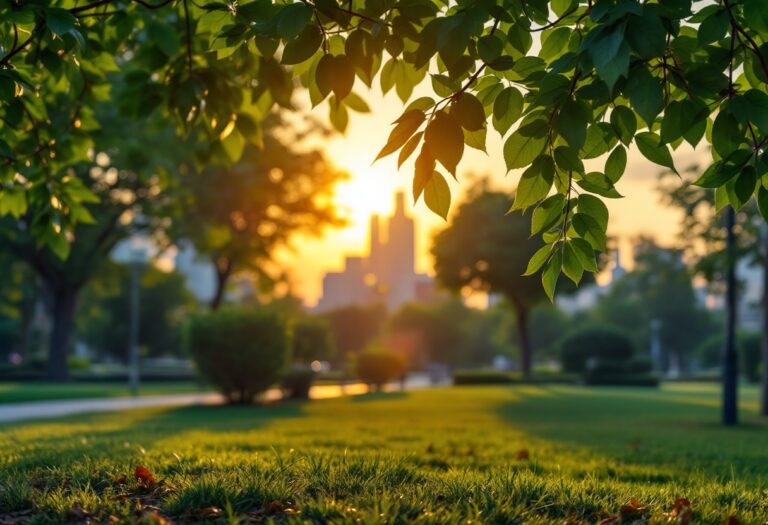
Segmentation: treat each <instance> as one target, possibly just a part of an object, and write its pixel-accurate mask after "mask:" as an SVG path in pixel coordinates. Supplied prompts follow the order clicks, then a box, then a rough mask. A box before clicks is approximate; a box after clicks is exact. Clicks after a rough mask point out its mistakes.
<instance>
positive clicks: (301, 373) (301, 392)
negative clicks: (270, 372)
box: [282, 367, 316, 399]
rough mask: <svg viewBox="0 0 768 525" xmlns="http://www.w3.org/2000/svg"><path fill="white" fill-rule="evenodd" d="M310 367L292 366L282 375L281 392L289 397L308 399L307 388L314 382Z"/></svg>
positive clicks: (313, 374)
mask: <svg viewBox="0 0 768 525" xmlns="http://www.w3.org/2000/svg"><path fill="white" fill-rule="evenodd" d="M315 375H316V374H315V372H313V371H312V369H311V368H304V367H293V368H291V369H290V370H288V371H287V372H286V373H285V374H284V375H283V381H282V386H283V394H284V395H285V397H287V398H290V399H309V389H310V388H312V383H314V382H315Z"/></svg>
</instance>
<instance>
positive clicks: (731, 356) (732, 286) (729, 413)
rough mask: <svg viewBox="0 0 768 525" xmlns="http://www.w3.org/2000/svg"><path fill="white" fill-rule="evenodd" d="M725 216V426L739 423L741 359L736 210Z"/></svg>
mask: <svg viewBox="0 0 768 525" xmlns="http://www.w3.org/2000/svg"><path fill="white" fill-rule="evenodd" d="M725 213H726V215H725V230H726V255H725V265H726V279H725V285H726V289H725V316H726V321H725V345H724V346H723V358H722V359H723V414H722V420H723V425H725V426H732V425H735V424H736V423H737V422H738V398H737V396H738V390H737V389H738V362H737V356H736V269H735V264H736V254H735V251H736V240H735V238H734V232H733V227H734V223H735V222H736V213H735V212H734V210H733V207H732V206H728V209H727V210H726V212H725Z"/></svg>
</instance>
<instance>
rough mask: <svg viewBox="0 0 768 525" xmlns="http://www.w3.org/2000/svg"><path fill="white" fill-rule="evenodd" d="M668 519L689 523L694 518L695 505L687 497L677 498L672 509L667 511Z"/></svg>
mask: <svg viewBox="0 0 768 525" xmlns="http://www.w3.org/2000/svg"><path fill="white" fill-rule="evenodd" d="M666 516H667V521H676V522H678V523H682V524H687V523H690V522H691V521H692V520H693V507H692V506H691V502H690V501H689V500H688V499H687V498H677V499H676V500H675V503H674V504H673V505H672V510H671V511H669V512H667V513H666Z"/></svg>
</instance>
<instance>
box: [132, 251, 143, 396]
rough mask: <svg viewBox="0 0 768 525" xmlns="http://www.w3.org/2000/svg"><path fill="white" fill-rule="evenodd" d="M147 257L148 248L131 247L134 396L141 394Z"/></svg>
mask: <svg viewBox="0 0 768 525" xmlns="http://www.w3.org/2000/svg"><path fill="white" fill-rule="evenodd" d="M146 259H147V250H146V249H145V248H143V247H141V246H133V247H132V248H131V260H130V266H131V290H130V327H129V332H128V384H129V388H130V391H131V395H132V396H138V395H139V384H140V375H139V289H140V282H139V281H140V278H141V270H142V268H143V267H144V263H145V261H146Z"/></svg>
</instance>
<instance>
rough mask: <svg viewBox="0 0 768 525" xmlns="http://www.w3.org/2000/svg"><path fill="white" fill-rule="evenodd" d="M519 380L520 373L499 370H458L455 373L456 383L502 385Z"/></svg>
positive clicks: (454, 379)
mask: <svg viewBox="0 0 768 525" xmlns="http://www.w3.org/2000/svg"><path fill="white" fill-rule="evenodd" d="M515 381H517V382H519V381H520V378H519V374H518V376H517V377H516V376H515V374H512V373H510V372H501V371H498V370H457V371H456V372H454V373H453V384H454V385H502V384H509V383H514V382H515Z"/></svg>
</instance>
